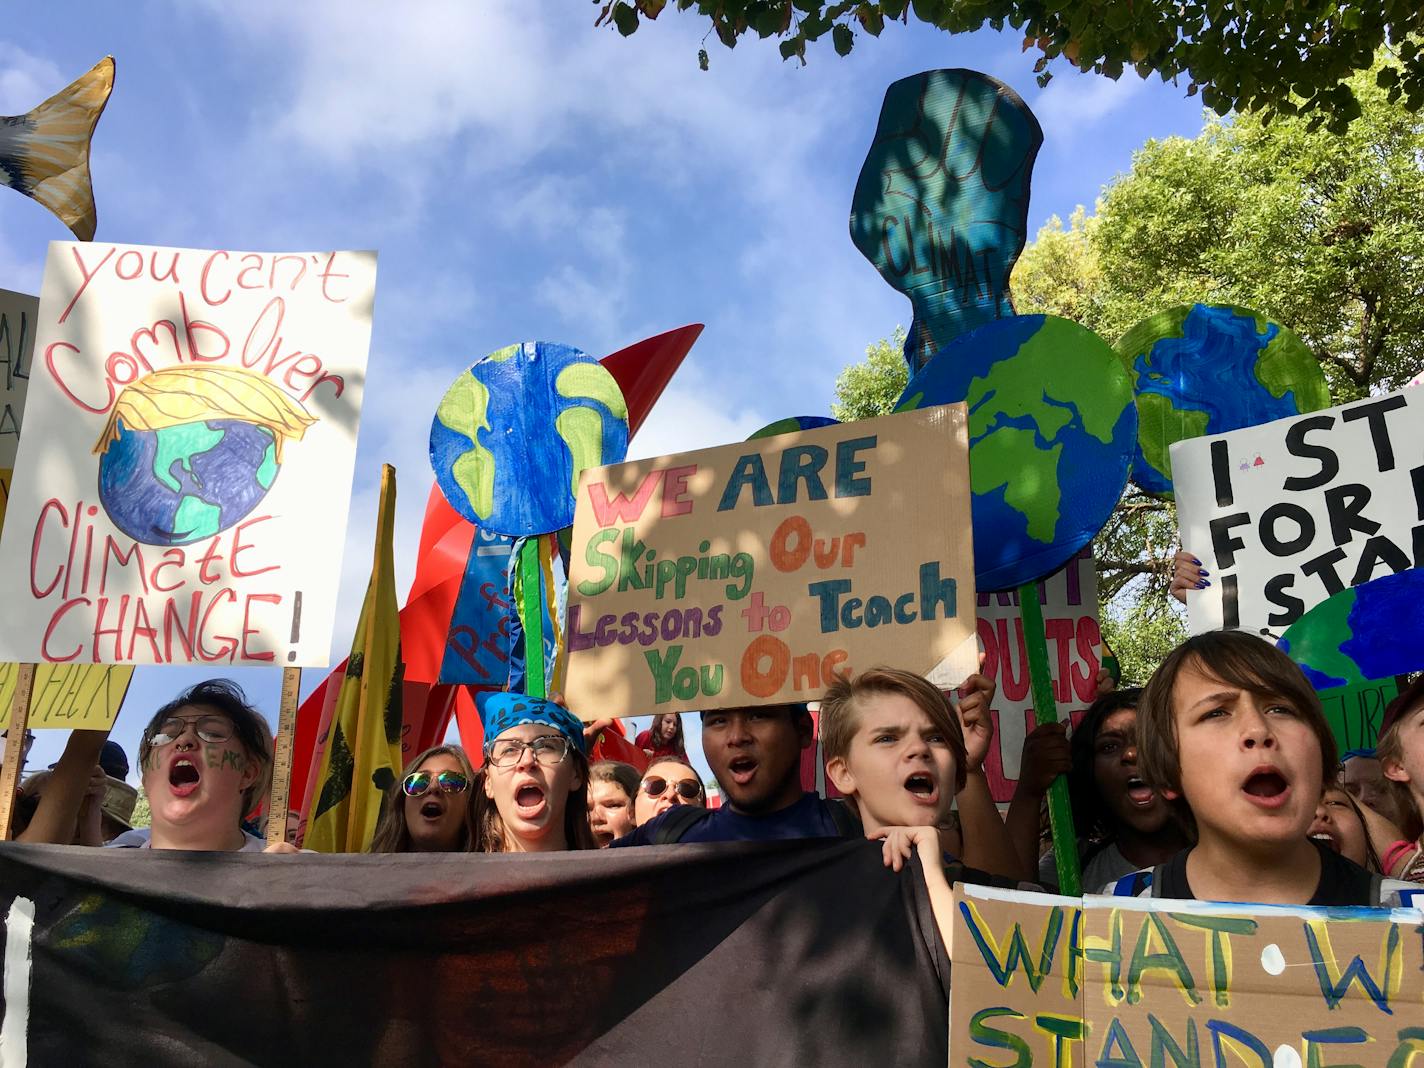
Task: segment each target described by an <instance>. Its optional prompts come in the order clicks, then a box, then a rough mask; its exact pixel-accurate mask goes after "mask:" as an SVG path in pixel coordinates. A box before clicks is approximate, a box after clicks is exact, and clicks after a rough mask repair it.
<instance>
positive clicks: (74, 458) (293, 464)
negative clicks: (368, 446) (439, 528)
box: [0, 242, 376, 666]
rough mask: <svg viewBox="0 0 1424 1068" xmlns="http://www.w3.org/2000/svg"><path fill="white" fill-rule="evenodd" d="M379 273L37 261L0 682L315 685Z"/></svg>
mask: <svg viewBox="0 0 1424 1068" xmlns="http://www.w3.org/2000/svg"><path fill="white" fill-rule="evenodd" d="M375 271H376V257H375V254H374V253H369V252H322V253H292V254H269V253H241V252H228V251H222V250H219V251H212V252H207V251H199V250H195V249H176V248H166V249H163V248H147V247H141V246H120V245H89V244H80V243H74V242H55V243H53V244H51V245H50V250H49V258H48V261H47V263H46V269H45V280H44V287H43V290H42V292H41V294H40V310H39V313H38V320H37V323H36V326H35V348H34V353H35V359H34V362H33V365H32V375H31V381H30V387H29V395H28V398H27V400H26V404H25V427H26V433H25V436H24V438H23V440H22V441H21V443H20V449H19V456H18V459H17V462H16V469H15V479H14V483H13V485H12V487H11V496H10V501H9V508H8V512H7V515H6V522H5V527H4V532H3V536H0V603H3V604H4V605H5V608H6V611H5V613H4V616H3V618H0V660H13V661H20V662H28V663H34V662H46V661H51V662H66V663H67V662H75V663H80V662H90V663H141V664H168V663H204V664H283V665H296V666H302V665H315V664H324V663H326V661H327V658H328V651H329V649H330V645H331V625H332V613H333V612H334V610H335V606H336V593H337V583H338V579H339V576H340V569H341V553H340V552H339V551H338V550H337V546H339V545H340V544H341V543H342V539H343V536H344V533H345V527H346V515H347V507H348V504H349V500H350V485H351V471H352V465H353V463H354V459H355V449H356V428H357V422H358V420H359V417H360V411H361V396H362V392H363V385H364V380H365V368H366V352H367V345H368V342H369V339H370V329H371V308H372V303H373V300H374V293H375V280H376V279H375Z"/></svg>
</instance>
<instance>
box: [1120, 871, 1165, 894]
mask: <svg viewBox="0 0 1424 1068" xmlns="http://www.w3.org/2000/svg"><path fill="white" fill-rule="evenodd" d="M1155 874H1157V869H1156V868H1153V869H1152V870H1150V871H1133V872H1128V873H1127V874H1126V875H1124V876H1123V877H1122V878H1121V879H1119V880H1118V881H1117V882H1115V883H1113V888H1112V896H1113V897H1141V896H1142V891H1144V890H1146V889H1148V888H1149V887H1151V888H1152V896H1153V897H1156V896H1157V891H1156V887H1155V886H1154V885H1153V884H1154V883H1155V882H1156V880H1154V879H1153V878H1152V877H1153V876H1154V875H1155Z"/></svg>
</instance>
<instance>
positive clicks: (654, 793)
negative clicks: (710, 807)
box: [643, 775, 702, 801]
mask: <svg viewBox="0 0 1424 1068" xmlns="http://www.w3.org/2000/svg"><path fill="white" fill-rule="evenodd" d="M668 787H672V788H673V789H674V790H676V791H677V792H678V793H679V794H681V795H682V796H683V797H684V798H686V799H687V800H688V801H691V800H693V799H694V798H698V797H701V796H702V784H701V783H700V782H697V781H696V780H694V779H679V780H678V781H677V782H669V781H668V780H667V779H661V778H659V777H658V776H656V775H654V776H653V777H652V778H650V779H644V780H643V792H644V793H645V794H647V795H648V796H649V797H662V795H663V791H664V790H666V789H667V788H668Z"/></svg>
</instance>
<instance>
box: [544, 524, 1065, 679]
mask: <svg viewBox="0 0 1424 1068" xmlns="http://www.w3.org/2000/svg"><path fill="white" fill-rule="evenodd" d="M519 582H520V585H521V586H522V587H523V596H522V597H521V598H520V605H521V607H522V611H521V612H520V615H521V616H522V617H523V618H522V619H520V621H519V622H520V623H521V624H522V625H523V627H524V680H525V681H524V692H525V693H527V694H528V695H529V696H530V697H547V696H548V695H547V694H546V693H545V692H544V591H543V584H542V575H541V568H540V567H539V539H538V538H537V537H534V538H525V539H524V540H523V541H521V542H520V543H519ZM1042 629H1043V627H1042V626H1041V625H1040V627H1039V630H1040V631H1041V630H1042ZM1046 655H1047V654H1045V656H1046Z"/></svg>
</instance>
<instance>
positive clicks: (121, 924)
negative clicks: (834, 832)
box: [0, 841, 949, 1068]
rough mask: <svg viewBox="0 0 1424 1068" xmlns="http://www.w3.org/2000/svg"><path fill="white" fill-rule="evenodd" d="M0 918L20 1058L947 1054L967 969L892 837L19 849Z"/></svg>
mask: <svg viewBox="0 0 1424 1068" xmlns="http://www.w3.org/2000/svg"><path fill="white" fill-rule="evenodd" d="M31 912H32V913H33V930H32V932H31V933H30V935H29V943H30V945H29V951H30V963H29V972H30V974H29V976H28V982H27V983H25V982H24V978H25V977H24V970H25V967H24V961H25V953H24V951H25V948H26V947H25V945H24V942H25V940H26V936H25V928H26V926H27V924H26V920H27V916H28V914H30V913H31ZM0 914H3V915H4V916H5V917H6V924H5V939H6V946H5V953H4V959H5V962H6V963H5V972H6V974H5V996H6V1001H5V1004H4V1019H3V1022H0V1055H3V1059H4V1061H5V1064H6V1068H10V1064H11V1059H12V1058H18V1057H19V1054H20V1053H21V1051H22V1050H24V1051H27V1055H28V1063H30V1064H34V1065H64V1066H71V1065H82V1064H94V1063H103V1064H106V1065H123V1064H135V1065H139V1064H141V1065H146V1066H147V1065H154V1066H158V1065H173V1066H175V1068H178V1066H181V1068H194V1065H199V1064H201V1065H225V1064H263V1065H266V1064H272V1065H276V1064H301V1065H324V1064H341V1065H354V1064H383V1065H384V1064H420V1065H444V1064H449V1065H463V1066H475V1065H484V1064H490V1065H500V1066H504V1065H556V1064H568V1063H573V1064H589V1065H597V1064H619V1065H643V1064H649V1065H657V1066H659V1068H683V1066H687V1068H692V1066H694V1065H697V1066H701V1065H720V1064H737V1065H781V1064H785V1065H841V1064H844V1065H856V1066H861V1065H867V1064H870V1065H877V1066H880V1065H883V1066H889V1065H910V1064H926V1065H928V1064H935V1065H942V1064H944V1063H946V1060H947V1053H948V1051H947V1033H948V1010H947V1006H948V1000H949V980H948V975H949V971H948V961H947V959H946V957H945V953H944V947H943V945H942V944H941V943H940V942H939V939H938V935H937V934H936V931H935V926H934V921H933V917H932V916H931V913H930V908H929V903H928V899H927V897H926V895H925V891H924V884H923V879H922V878H921V875H920V872H919V868H918V867H917V866H911V867H907V868H906V870H905V872H903V873H902V874H899V875H896V874H893V873H892V872H890V871H889V870H887V869H886V868H885V867H884V865H883V862H882V860H881V850H880V845H879V844H878V843H871V842H843V841H801V842H778V843H737V844H725V845H682V846H659V847H649V848H645V849H627V850H611V851H610V850H604V851H602V852H598V853H591V852H589V853H559V854H549V855H541V856H483V855H475V854H429V855H421V854H406V855H385V856H321V855H303V856H301V857H290V856H287V857H282V856H266V855H262V854H251V853H248V854H241V853H232V854H220V853H180V852H173V851H166V850H160V851H148V850H142V851H139V850H97V849H87V850H86V849H82V848H79V847H61V846H16V845H6V846H3V847H0ZM26 991H27V997H26ZM17 1042H18V1043H19V1044H20V1045H19V1046H18V1047H17V1045H16V1043H17ZM17 1063H18V1060H17Z"/></svg>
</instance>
